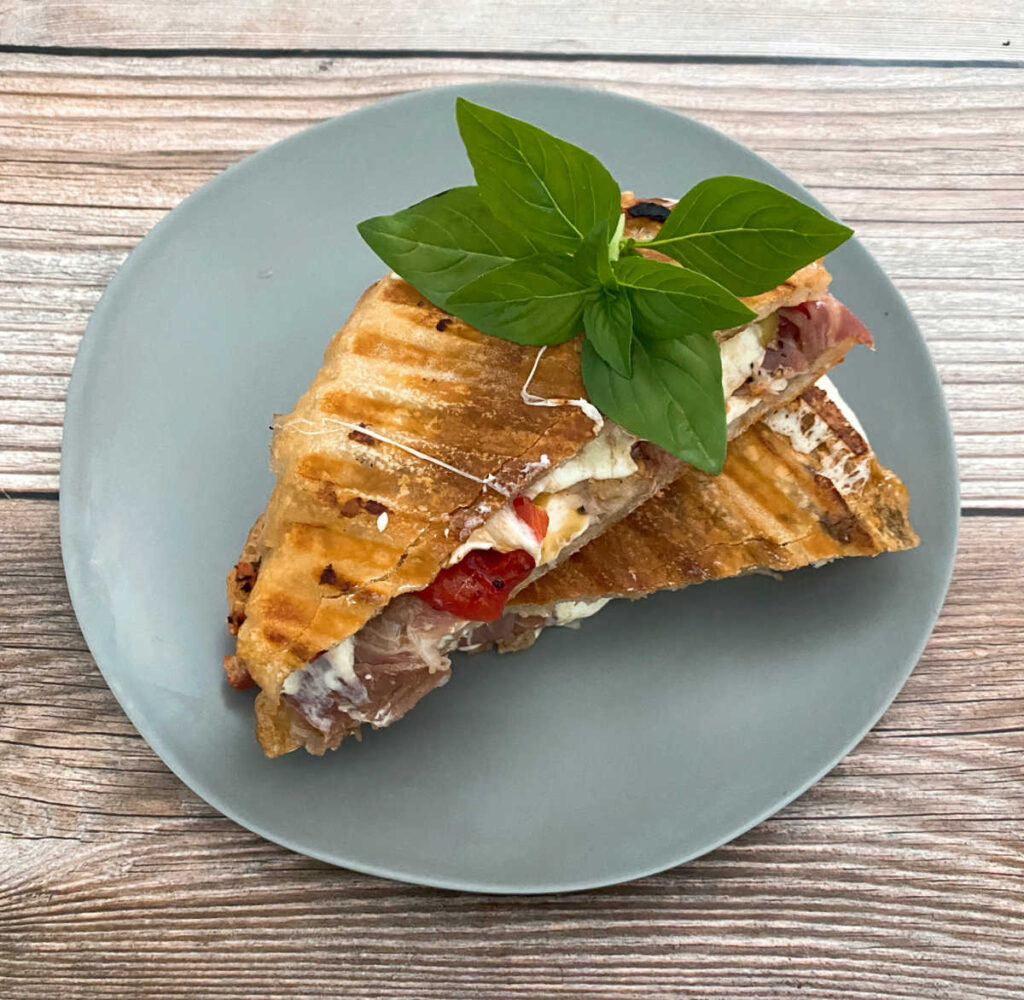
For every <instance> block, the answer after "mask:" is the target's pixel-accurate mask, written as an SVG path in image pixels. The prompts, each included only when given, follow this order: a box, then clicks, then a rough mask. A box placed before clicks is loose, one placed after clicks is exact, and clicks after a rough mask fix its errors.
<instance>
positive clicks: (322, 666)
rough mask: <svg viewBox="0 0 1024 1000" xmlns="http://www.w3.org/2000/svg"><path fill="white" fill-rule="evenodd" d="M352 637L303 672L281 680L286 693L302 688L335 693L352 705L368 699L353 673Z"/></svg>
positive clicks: (298, 691)
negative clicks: (323, 689) (324, 689)
mask: <svg viewBox="0 0 1024 1000" xmlns="http://www.w3.org/2000/svg"><path fill="white" fill-rule="evenodd" d="M355 649H356V641H355V637H353V636H349V638H347V639H343V640H342V641H341V642H339V643H338V644H337V645H336V646H332V647H331V648H330V649H329V650H327V652H326V653H324V654H323V656H319V657H317V659H315V660H314V661H313V662H312V663H311V664H309V666H307V667H305V668H304V669H303V670H294V671H292V673H290V674H289V675H288V676H287V677H286V678H285V681H284V684H283V686H282V688H281V690H282V691H283V692H284V693H285V694H290V695H293V696H294V695H298V694H299V693H300V691H301V689H302V688H303V687H304V686H309V687H310V688H312V689H314V690H315V689H316V688H319V687H323V688H326V689H327V690H328V691H335V692H337V693H338V694H340V695H341V696H342V697H343V698H344V699H345V700H346V701H348V702H349V703H350V704H352V705H353V706H355V705H362V704H365V702H366V701H367V700H368V699H369V694H368V693H367V691H366V687H365V685H364V684H363V682H362V681H361V680H360V679H359V676H358V675H357V674H356V667H355Z"/></svg>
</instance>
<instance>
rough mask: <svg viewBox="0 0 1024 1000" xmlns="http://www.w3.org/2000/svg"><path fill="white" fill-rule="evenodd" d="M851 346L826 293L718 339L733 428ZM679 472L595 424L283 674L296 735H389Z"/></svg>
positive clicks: (312, 739)
mask: <svg viewBox="0 0 1024 1000" xmlns="http://www.w3.org/2000/svg"><path fill="white" fill-rule="evenodd" d="M850 339H853V340H854V341H856V342H860V343H867V344H870V343H871V336H870V334H869V333H868V331H867V330H866V329H865V328H864V326H863V325H862V324H861V323H860V321H859V320H857V318H856V317H855V316H854V315H853V314H852V313H851V312H850V311H849V310H848V309H846V307H845V306H843V305H842V304H841V303H839V302H838V301H837V300H836V299H834V298H833V297H832V296H831V295H825V296H824V297H823V298H822V299H819V300H815V301H810V302H804V303H802V304H800V305H796V306H791V307H786V308H782V309H779V310H777V311H776V312H774V313H773V314H772V315H770V316H768V317H766V318H764V319H761V320H758V321H756V322H754V323H751V324H750V325H748V326H746V327H744V328H742V329H740V330H739V331H736V332H735V333H733V334H732V335H730V336H728V337H727V338H725V339H723V340H722V342H721V353H722V388H723V392H724V395H725V399H726V401H727V404H726V420H727V423H728V425H729V426H730V428H732V427H734V426H737V425H738V424H739V421H740V418H741V417H742V416H743V415H744V414H745V413H747V412H748V411H749V410H751V409H753V408H754V407H755V406H757V405H758V404H759V403H770V402H771V400H772V399H774V398H777V397H778V396H779V395H780V394H781V393H783V392H784V391H785V389H786V387H787V386H788V385H789V382H790V380H792V379H794V378H796V377H797V376H800V375H802V374H804V373H806V372H808V371H809V370H810V369H811V368H812V367H813V365H814V364H815V362H816V361H817V359H818V358H819V357H820V356H821V355H822V354H823V353H824V352H825V351H827V350H828V349H829V348H831V347H833V346H835V345H837V344H839V343H840V342H842V341H846V340H850ZM678 467H679V466H678V462H677V461H676V460H675V459H673V458H671V456H669V455H667V453H665V452H663V451H662V450H661V449H660V448H657V447H655V446H653V445H651V444H650V443H648V442H644V441H639V440H638V439H637V438H636V437H635V436H634V435H632V434H630V433H628V432H627V431H625V430H623V429H622V428H621V427H619V426H617V425H616V424H613V423H611V422H610V421H605V422H604V424H603V427H602V429H601V431H600V432H599V434H598V435H597V436H596V437H595V438H593V439H592V440H591V441H590V442H589V443H588V444H586V445H585V446H584V447H583V448H582V449H581V450H580V451H579V453H578V454H577V455H576V456H575V457H574V458H572V459H570V460H568V461H566V462H563V463H562V464H561V465H558V466H556V467H555V468H553V469H551V470H550V471H548V472H546V473H545V474H544V475H542V476H540V477H539V478H537V479H536V480H534V481H533V482H532V483H531V484H530V485H529V486H528V487H527V488H526V489H525V490H524V492H523V493H522V494H520V495H518V496H516V497H514V498H513V499H512V500H510V501H509V502H508V503H507V504H505V505H504V506H502V507H501V508H500V509H499V510H497V511H495V512H494V513H493V514H491V515H490V516H489V517H488V518H487V520H485V521H484V522H483V523H482V524H479V525H478V526H476V527H475V528H473V530H471V531H470V532H469V533H468V535H466V536H465V537H464V538H462V539H461V540H460V544H459V545H458V546H457V547H456V548H455V549H454V551H453V552H452V555H451V557H450V558H449V560H448V563H447V565H446V566H445V567H444V568H443V569H442V570H441V572H440V573H439V574H438V576H437V577H436V578H435V580H434V581H433V582H432V583H431V584H430V585H429V586H428V587H426V588H425V589H424V590H422V591H418V592H416V593H408V594H404V595H402V596H400V597H398V598H396V599H395V600H393V601H392V602H391V603H390V604H389V605H388V606H387V607H386V608H385V609H384V610H383V611H382V612H381V613H380V614H379V615H377V616H376V617H375V618H372V619H371V620H370V621H369V622H367V624H366V625H364V626H363V628H362V629H360V630H359V632H358V633H356V635H355V636H352V637H350V638H348V639H346V640H344V641H343V642H342V643H339V644H338V645H336V646H335V647H333V648H332V649H330V650H327V651H325V652H324V653H322V654H321V655H320V656H318V657H317V658H316V659H314V660H313V662H312V663H310V664H309V665H308V666H306V667H305V668H304V669H302V670H298V671H295V672H293V673H292V674H290V675H289V676H288V677H287V679H286V680H285V682H284V686H283V690H282V697H283V699H284V701H285V703H286V704H287V705H288V706H289V707H290V709H291V710H292V712H293V725H294V727H295V728H296V730H297V732H298V734H299V735H301V736H302V737H303V738H304V739H305V740H306V742H307V744H308V745H309V746H310V748H311V749H315V748H316V747H329V746H336V745H337V743H338V741H340V739H341V738H342V737H344V736H345V735H347V734H348V733H351V732H354V731H356V730H358V728H359V726H360V725H361V724H362V723H369V724H370V725H371V726H373V727H375V728H380V727H382V726H387V725H389V724H390V723H391V722H393V721H395V720H396V719H398V718H400V717H401V716H402V715H404V714H405V712H406V711H408V709H409V708H411V707H412V705H413V704H415V703H416V701H418V700H419V699H420V698H421V697H422V696H423V695H424V694H426V693H427V692H429V691H430V690H432V689H433V688H435V687H438V686H440V685H442V684H444V683H445V682H446V681H447V680H448V677H449V672H450V654H451V653H452V652H453V651H455V650H465V651H473V650H475V649H480V648H483V647H484V646H488V645H491V644H493V643H496V642H498V643H500V644H501V645H502V647H503V648H515V641H516V637H515V635H514V634H513V633H514V632H516V631H518V630H520V629H522V628H523V626H526V628H527V629H529V631H530V634H531V636H533V635H535V634H536V631H535V630H536V626H537V624H539V623H537V622H531V623H529V624H528V625H527V623H525V622H522V621H521V620H520V618H519V616H516V615H504V609H505V605H506V603H507V601H508V599H509V598H510V597H511V596H512V595H514V594H515V593H516V591H517V590H519V589H521V588H522V587H523V586H525V585H526V584H528V583H529V582H531V581H532V580H534V579H536V578H537V577H538V576H540V575H542V574H543V573H545V572H546V571H547V570H549V569H551V568H552V567H553V566H554V565H556V564H557V563H558V562H559V561H561V560H562V559H564V558H566V557H567V556H568V555H570V554H571V553H572V552H573V551H575V550H576V549H578V548H580V547H581V546H582V545H583V544H585V543H586V542H587V541H589V540H590V538H592V537H594V536H595V535H597V534H599V533H600V532H601V531H603V530H604V529H605V528H606V527H607V526H608V525H610V524H611V523H613V522H615V521H617V520H618V519H620V518H621V517H623V516H625V515H626V514H628V513H629V512H630V511H631V510H633V509H634V508H635V507H636V506H637V505H638V504H639V503H640V502H642V501H643V500H645V499H647V498H648V497H650V496H651V495H653V493H654V492H656V491H657V489H659V488H660V487H662V486H664V485H665V484H667V483H668V482H669V481H670V480H671V479H672V478H673V477H674V475H675V474H676V471H677V469H678ZM569 603H573V604H575V603H578V602H569ZM597 610H599V606H598V607H590V606H586V607H566V608H556V609H555V610H554V611H553V612H552V615H553V618H552V619H551V620H548V621H545V622H544V623H543V624H567V623H569V622H571V621H574V620H579V619H581V618H583V617H587V616H588V615H589V614H593V613H595V612H596V611H597ZM503 616H504V617H503Z"/></svg>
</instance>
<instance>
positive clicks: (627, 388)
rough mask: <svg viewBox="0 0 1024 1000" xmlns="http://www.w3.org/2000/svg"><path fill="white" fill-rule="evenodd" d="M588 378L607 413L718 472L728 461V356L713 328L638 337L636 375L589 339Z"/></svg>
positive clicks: (585, 349)
mask: <svg viewBox="0 0 1024 1000" xmlns="http://www.w3.org/2000/svg"><path fill="white" fill-rule="evenodd" d="M583 384H584V385H585V386H586V389H587V396H588V397H589V398H590V401H591V402H592V403H593V404H594V405H595V406H596V407H597V408H598V409H599V410H600V411H601V412H602V413H603V414H604V415H605V416H607V417H609V418H610V419H611V420H614V421H615V422H616V423H617V424H619V425H620V426H622V427H625V428H626V430H628V431H632V432H633V433H634V434H637V435H639V436H640V437H642V438H644V439H646V440H648V441H653V442H654V443H655V444H657V445H660V446H661V447H662V448H664V449H665V450H666V451H668V452H670V453H671V454H673V455H675V456H676V458H680V459H682V460H683V461H684V462H689V463H690V464H691V465H695V466H696V467H697V468H698V469H701V470H702V471H703V472H709V473H712V474H713V475H717V474H718V473H719V472H721V471H722V463H723V462H724V461H725V447H726V429H725V400H724V398H723V394H722V357H721V354H720V353H719V350H718V344H717V342H716V341H715V338H714V337H712V336H711V335H710V334H701V335H699V336H694V337H687V338H686V339H685V340H654V341H644V340H642V339H638V340H637V342H636V344H635V345H634V348H633V377H632V378H623V377H622V376H621V375H619V374H617V373H616V372H615V371H614V370H613V369H612V368H611V366H609V365H608V364H607V363H606V362H605V361H604V360H603V359H602V358H601V356H600V355H599V354H598V352H597V349H596V348H595V347H594V345H593V344H592V343H591V342H590V339H589V338H588V339H586V340H584V341H583Z"/></svg>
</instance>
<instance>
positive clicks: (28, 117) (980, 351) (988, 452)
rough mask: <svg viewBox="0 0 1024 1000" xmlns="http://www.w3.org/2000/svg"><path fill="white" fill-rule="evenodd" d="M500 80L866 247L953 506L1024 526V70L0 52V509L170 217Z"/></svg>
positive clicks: (52, 454)
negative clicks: (365, 109)
mask: <svg viewBox="0 0 1024 1000" xmlns="http://www.w3.org/2000/svg"><path fill="white" fill-rule="evenodd" d="M44 6H45V5H44ZM82 9H83V8H81V7H78V6H76V7H75V8H74V11H70V9H69V12H68V13H67V17H68V18H71V19H73V18H74V17H77V16H78V14H77V13H75V12H76V11H81V10H82ZM148 9H151V10H152V11H153V14H154V17H156V18H159V17H162V16H163V14H162V13H161V11H162V10H163V9H164V8H159V9H157V8H148ZM167 9H169V8H167ZM495 78H506V79H526V78H529V79H546V80H558V81H566V82H571V83H579V84H584V85H588V86H595V87H602V88H608V89H614V90H617V91H620V92H623V93H627V94H631V95H635V96H638V97H642V98H645V99H648V100H652V101H655V102H658V103H660V104H663V105H665V106H667V107H670V108H674V109H677V110H679V111H682V112H685V113H688V114H691V115H694V116H695V117H697V118H699V119H701V120H702V121H705V122H707V123H708V124H710V125H713V126H715V127H716V128H719V129H722V130H723V131H725V132H727V133H729V134H730V135H732V136H734V137H736V138H737V139H739V140H740V141H742V142H745V143H747V144H748V145H750V146H751V147H753V148H754V149H755V150H757V151H758V152H760V153H762V154H763V155H765V156H766V157H768V158H769V159H770V160H772V161H773V162H774V163H776V164H777V165H778V166H780V167H781V168H782V169H784V170H786V171H788V172H789V173H790V174H792V175H793V176H794V177H796V178H797V179H798V180H800V181H802V182H803V183H804V184H806V185H807V186H808V187H809V188H810V189H811V191H813V192H814V193H815V194H816V195H818V196H819V197H820V198H822V199H823V200H824V201H825V202H826V203H827V204H828V205H829V206H830V207H831V208H832V209H833V210H835V211H836V212H837V213H839V214H840V215H842V216H843V217H845V218H846V219H847V220H849V221H850V222H851V223H852V224H853V225H854V226H856V227H857V229H858V232H859V234H860V235H861V237H862V238H863V239H864V241H865V242H866V244H867V245H868V247H869V248H870V249H871V250H872V251H873V252H874V253H875V254H876V256H877V257H878V258H879V261H880V262H881V264H882V266H883V267H884V268H885V269H886V270H887V271H888V273H889V274H890V275H891V276H892V278H893V280H894V281H895V282H896V284H897V285H898V287H899V288H900V290H901V291H902V292H903V294H904V295H905V296H906V298H907V300H908V302H909V304H910V306H911V308H912V309H913V311H914V313H915V315H916V317H917V319H918V321H919V323H920V324H921V326H922V329H923V330H924V333H925V335H926V337H927V339H928V342H929V345H930V347H931V350H932V352H933V355H934V357H935V359H936V361H937V362H938V365H939V368H940V371H941V374H942V377H943V380H944V382H945V385H946V391H947V398H948V400H949V404H950V407H951V410H952V412H953V419H954V424H955V429H956V432H957V447H958V451H959V455H960V459H961V472H962V476H963V496H964V502H965V504H967V505H969V506H976V507H977V506H991V507H996V508H999V507H1011V506H1014V507H1015V506H1024V394H1022V386H1024V338H1022V337H1021V336H1020V332H1019V331H1020V321H1021V311H1020V303H1021V295H1022V291H1024V278H1022V276H1021V269H1020V266H1019V262H1020V260H1021V259H1024V240H1022V235H1021V234H1022V232H1024V230H1022V227H1021V223H1022V221H1024V196H1022V191H1024V168H1022V166H1021V164H1022V162H1024V160H1022V154H1024V127H1022V122H1024V114H1022V109H1024V87H1022V86H1021V81H1022V80H1024V73H1022V72H1021V71H1020V70H1016V69H993V68H949V67H944V68H940V67H927V66H915V67H880V66H845V65H844V66H830V65H825V66H822V65H803V64H796V65H794V64H772V65H717V64H709V63H703V64H694V65H690V64H684V65H674V66H667V65H658V64H649V63H630V62H587V61H580V62H569V63H558V62H545V61H526V62H524V61H516V60H497V59H483V60H477V59H445V60H439V59H428V58H421V57H410V58H392V59H363V58H358V59H355V58H350V59H331V58H314V59H310V58H305V59H302V58H276V59H264V58H212V57H211V58H199V57H189V58H161V59H155V58H128V57H120V56H118V57H108V58H102V59H100V58H78V57H76V58H55V57H47V56H40V55H24V54H21V55H14V54H6V55H5V54H0V488H6V489H9V490H52V489H55V488H56V486H57V469H58V461H59V454H58V449H59V442H60V433H61V422H62V418H63V399H64V393H65V389H66V384H67V378H68V375H69V373H70V369H71V364H72V361H73V357H74V353H75V350H76V349H77V344H78V341H79V338H80V336H81V334H82V331H83V329H84V327H85V323H86V320H87V319H88V316H89V314H90V312H91V311H92V308H93V306H94V305H95V303H96V300H97V299H98V297H99V295H100V293H101V292H102V290H103V288H104V287H105V285H106V283H107V282H108V281H109V280H110V278H111V277H112V276H113V274H114V272H115V271H116V270H117V268H118V266H119V265H120V263H121V262H122V261H123V259H124V257H125V255H126V254H127V252H128V251H129V250H130V249H131V247H132V246H134V245H135V243H136V242H137V241H138V240H139V238H140V237H141V236H142V235H143V234H144V233H145V232H146V231H147V230H148V229H149V228H150V227H151V226H152V225H154V224H155V223H156V222H157V221H158V220H159V219H160V218H161V217H162V215H163V214H164V213H165V212H166V211H167V210H168V209H170V208H171V207H173V206H174V205H175V204H176V203H177V202H178V201H180V200H181V199H182V198H183V197H185V196H186V195H187V194H188V193H189V192H190V191H192V190H194V189H195V188H196V187H197V186H198V185H199V184H201V183H202V182H203V181H205V180H207V179H208V178H210V177H211V176H213V175H214V174H216V173H217V172H219V171H220V170H222V169H223V168H225V167H227V166H228V165H230V164H231V163H233V162H235V161H237V160H238V159H239V158H240V157H242V156H244V155H246V154H247V153H250V152H252V151H254V150H256V149H259V148H261V147H263V146H265V145H267V144H268V143H270V142H273V141H275V140H278V139H281V138H283V137H285V136H287V135H290V134H292V133H294V132H296V131H298V130H299V129H301V128H304V127H306V126H308V125H310V124H313V123H314V122H316V121H320V120H322V119H323V118H326V117H329V116H331V115H337V114H343V113H345V112H347V111H350V110H352V109H354V108H356V107H360V106H362V105H364V104H366V103H368V102H370V101H373V100H376V99H378V98H380V97H384V96H388V95H391V94H397V93H402V92H404V91H408V90H412V89H418V88H423V87H431V86H437V85H441V84H449V83H460V82H469V81H475V80H487V79H495ZM880 363H881V355H880Z"/></svg>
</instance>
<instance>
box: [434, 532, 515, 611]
mask: <svg viewBox="0 0 1024 1000" xmlns="http://www.w3.org/2000/svg"><path fill="white" fill-rule="evenodd" d="M533 567H534V561H533V556H531V555H530V553H529V552H526V551H524V550H523V549H516V550H515V552H498V551H497V550H496V549H475V550H474V551H472V552H469V553H467V555H466V557H465V559H463V560H462V561H461V562H457V563H456V564H455V565H454V566H449V567H448V568H447V569H443V570H441V572H440V573H438V574H437V577H436V578H435V580H434V582H433V583H432V584H431V585H430V586H429V587H427V589H426V590H421V591H420V597H422V598H423V600H425V601H426V602H427V604H429V605H430V606H431V607H432V608H437V610H438V611H447V612H449V613H450V614H453V615H458V616H459V617H460V618H466V619H468V620H469V621H477V622H493V621H497V619H499V618H500V617H501V613H502V612H503V611H504V610H505V602H506V601H507V600H508V595H509V593H510V592H511V591H512V589H513V588H514V587H516V586H518V585H519V584H520V583H522V582H523V580H525V579H526V578H527V577H528V576H529V575H530V571H531V570H532V569H533Z"/></svg>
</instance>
